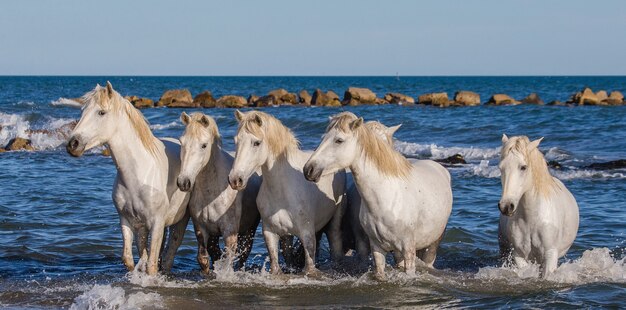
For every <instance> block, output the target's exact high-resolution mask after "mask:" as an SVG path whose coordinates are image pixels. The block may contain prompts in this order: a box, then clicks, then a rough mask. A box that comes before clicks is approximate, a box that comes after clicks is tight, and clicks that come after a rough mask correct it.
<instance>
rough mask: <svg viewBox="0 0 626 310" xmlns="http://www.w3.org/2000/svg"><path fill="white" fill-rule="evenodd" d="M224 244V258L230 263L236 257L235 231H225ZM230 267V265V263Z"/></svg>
mask: <svg viewBox="0 0 626 310" xmlns="http://www.w3.org/2000/svg"><path fill="white" fill-rule="evenodd" d="M224 246H225V250H226V256H225V258H226V260H228V261H229V262H231V263H232V261H233V260H234V259H235V258H236V257H237V232H236V231H235V232H226V233H225V234H224ZM231 268H232V265H231Z"/></svg>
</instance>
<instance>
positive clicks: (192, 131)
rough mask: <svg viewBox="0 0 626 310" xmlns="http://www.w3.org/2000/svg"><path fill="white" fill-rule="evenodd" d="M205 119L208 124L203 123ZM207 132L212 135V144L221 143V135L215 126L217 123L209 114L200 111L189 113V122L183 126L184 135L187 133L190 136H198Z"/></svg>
mask: <svg viewBox="0 0 626 310" xmlns="http://www.w3.org/2000/svg"><path fill="white" fill-rule="evenodd" d="M205 119H206V120H207V121H208V122H209V123H208V125H205V124H204V120H205ZM207 133H208V134H209V135H211V136H212V137H213V143H214V144H217V145H220V146H221V145H222V137H221V136H220V131H219V129H218V128H217V123H216V122H215V120H214V119H213V118H212V117H211V116H209V115H206V114H203V113H200V112H194V113H191V114H189V123H188V124H187V126H186V127H185V133H184V135H185V136H187V135H188V136H189V137H191V138H199V137H202V135H204V134H207Z"/></svg>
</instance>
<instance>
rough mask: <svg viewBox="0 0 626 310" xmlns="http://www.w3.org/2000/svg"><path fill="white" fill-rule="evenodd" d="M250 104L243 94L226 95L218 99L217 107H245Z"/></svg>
mask: <svg viewBox="0 0 626 310" xmlns="http://www.w3.org/2000/svg"><path fill="white" fill-rule="evenodd" d="M247 106H248V100H246V98H244V97H242V96H234V95H226V96H222V97H220V99H217V102H216V104H215V107H217V108H237V109H240V108H245V107H247Z"/></svg>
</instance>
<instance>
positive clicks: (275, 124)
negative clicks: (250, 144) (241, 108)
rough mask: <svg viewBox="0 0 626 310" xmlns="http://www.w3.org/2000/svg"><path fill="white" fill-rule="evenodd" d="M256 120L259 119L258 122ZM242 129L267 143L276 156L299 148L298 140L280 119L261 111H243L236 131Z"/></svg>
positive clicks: (287, 153)
mask: <svg viewBox="0 0 626 310" xmlns="http://www.w3.org/2000/svg"><path fill="white" fill-rule="evenodd" d="M257 118H258V120H260V121H261V124H259V122H258V121H257ZM241 130H244V131H246V132H248V133H250V134H252V135H254V136H255V137H257V138H259V139H263V140H264V141H265V143H267V145H268V147H269V149H270V152H272V154H273V155H274V156H276V157H280V156H288V155H289V154H291V153H292V152H294V151H296V150H298V149H300V147H299V145H300V142H299V141H298V139H296V137H295V136H294V135H293V133H292V132H291V130H290V129H289V128H287V127H286V126H285V125H283V123H281V121H279V120H278V119H276V118H275V117H273V116H272V115H269V114H267V113H264V112H261V111H250V112H248V113H243V118H242V119H241V121H240V122H239V129H238V131H241Z"/></svg>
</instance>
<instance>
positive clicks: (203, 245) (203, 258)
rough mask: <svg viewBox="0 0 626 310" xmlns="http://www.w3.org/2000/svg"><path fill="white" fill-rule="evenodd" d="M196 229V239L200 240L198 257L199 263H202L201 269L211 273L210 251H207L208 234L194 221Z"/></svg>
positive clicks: (203, 271)
mask: <svg viewBox="0 0 626 310" xmlns="http://www.w3.org/2000/svg"><path fill="white" fill-rule="evenodd" d="M193 226H194V231H195V233H196V240H197V241H198V256H197V257H196V259H197V260H198V265H200V270H201V271H202V273H204V274H209V271H210V267H211V266H210V262H209V252H207V242H208V238H207V236H206V234H203V233H202V231H201V230H200V229H198V226H196V225H195V223H194V225H193Z"/></svg>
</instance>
